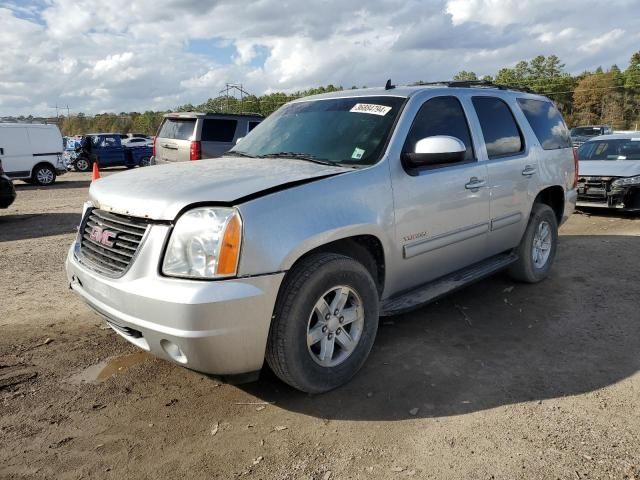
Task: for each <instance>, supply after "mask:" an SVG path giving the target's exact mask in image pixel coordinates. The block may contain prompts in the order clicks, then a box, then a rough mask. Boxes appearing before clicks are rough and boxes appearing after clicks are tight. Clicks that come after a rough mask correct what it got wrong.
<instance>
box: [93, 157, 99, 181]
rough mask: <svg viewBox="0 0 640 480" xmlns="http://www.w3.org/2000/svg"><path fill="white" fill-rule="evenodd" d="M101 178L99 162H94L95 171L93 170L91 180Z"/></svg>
mask: <svg viewBox="0 0 640 480" xmlns="http://www.w3.org/2000/svg"><path fill="white" fill-rule="evenodd" d="M98 179H100V170H99V169H98V162H93V172H91V181H92V182H93V181H94V180H98Z"/></svg>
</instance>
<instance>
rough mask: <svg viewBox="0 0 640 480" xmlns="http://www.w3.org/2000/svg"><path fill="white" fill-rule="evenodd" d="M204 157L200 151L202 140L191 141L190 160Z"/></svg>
mask: <svg viewBox="0 0 640 480" xmlns="http://www.w3.org/2000/svg"><path fill="white" fill-rule="evenodd" d="M201 158H202V155H201V151H200V142H191V148H190V149H189V160H200V159H201Z"/></svg>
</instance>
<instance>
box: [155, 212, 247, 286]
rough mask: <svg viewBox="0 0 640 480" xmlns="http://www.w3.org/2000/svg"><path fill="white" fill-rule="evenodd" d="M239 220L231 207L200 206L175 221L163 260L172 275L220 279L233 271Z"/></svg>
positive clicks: (238, 248)
mask: <svg viewBox="0 0 640 480" xmlns="http://www.w3.org/2000/svg"><path fill="white" fill-rule="evenodd" d="M241 237H242V220H241V219H240V214H239V213H238V211H237V210H236V209H234V208H218V207H202V208H194V209H193V210H190V211H188V212H186V213H185V214H183V215H182V216H181V217H180V218H178V221H177V222H176V225H175V227H174V228H173V231H172V232H171V237H170V239H169V244H168V245H167V251H166V252H165V255H164V261H163V263H162V273H164V274H165V275H169V276H172V277H187V278H219V277H231V276H234V275H235V274H236V271H237V267H238V258H239V254H240V242H241Z"/></svg>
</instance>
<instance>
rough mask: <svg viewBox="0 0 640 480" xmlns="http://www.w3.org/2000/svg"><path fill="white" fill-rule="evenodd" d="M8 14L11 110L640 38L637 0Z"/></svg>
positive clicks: (65, 7) (437, 65)
mask: <svg viewBox="0 0 640 480" xmlns="http://www.w3.org/2000/svg"><path fill="white" fill-rule="evenodd" d="M596 19H597V20H596ZM0 25H2V29H0V58H1V59H2V61H1V62H0V112H1V113H0V115H11V114H17V115H19V114H25V115H26V114H34V115H43V114H50V113H51V111H52V108H53V106H55V104H56V103H57V104H65V105H66V104H69V105H70V108H71V110H72V111H74V112H78V111H83V112H86V113H97V112H103V111H132V110H137V111H144V110H149V109H153V110H160V109H170V108H173V107H175V106H177V105H181V104H184V103H201V102H203V101H205V100H206V99H207V98H209V97H212V96H216V95H217V93H218V92H219V91H220V90H221V89H222V88H224V85H225V83H227V82H229V83H242V84H243V85H244V87H245V89H246V90H248V91H249V92H251V93H255V94H263V93H268V92H272V91H296V90H302V89H305V88H310V87H315V86H318V85H326V84H329V83H332V84H334V85H343V86H346V87H350V86H351V85H370V86H371V85H381V84H383V82H384V80H385V79H386V78H389V77H391V78H393V79H394V81H395V82H396V83H399V84H402V83H410V82H413V81H416V80H425V81H428V80H439V79H446V78H450V77H451V76H452V75H454V74H455V73H456V72H458V71H460V70H472V71H475V72H476V73H478V74H479V75H484V74H494V73H495V72H496V71H497V70H498V69H499V68H501V67H503V66H510V65H514V64H515V63H516V62H517V61H519V60H523V59H525V60H526V59H530V58H533V57H534V56H536V55H539V54H542V55H551V54H555V55H558V56H559V57H560V59H561V60H562V61H563V62H564V63H565V64H566V69H567V71H569V72H571V73H578V72H581V71H583V70H585V69H595V68H596V67H598V66H603V67H604V68H608V67H609V66H611V65H612V64H617V65H618V66H620V67H621V68H623V69H624V68H625V67H626V65H627V62H628V59H629V57H630V56H631V54H632V53H634V51H636V50H638V48H639V47H640V31H639V30H638V28H637V26H638V6H637V0H609V1H608V2H601V1H592V0H564V1H562V2H558V1H557V0H369V1H368V2H366V3H365V2H360V1H358V2H356V1H351V0H322V1H313V0H312V1H307V2H299V1H293V0H252V1H245V0H216V1H209V0H136V1H135V2H131V0H110V1H109V2H105V1H104V0H11V1H2V0H0ZM587 25H588V28H585V26H587Z"/></svg>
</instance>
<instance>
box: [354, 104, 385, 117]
mask: <svg viewBox="0 0 640 480" xmlns="http://www.w3.org/2000/svg"><path fill="white" fill-rule="evenodd" d="M390 110H391V107H387V106H386V105H376V104H374V103H356V104H355V105H354V106H353V107H352V108H351V110H349V111H350V112H355V113H371V114H373V115H380V116H384V115H386V114H387V113H389V111H390Z"/></svg>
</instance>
